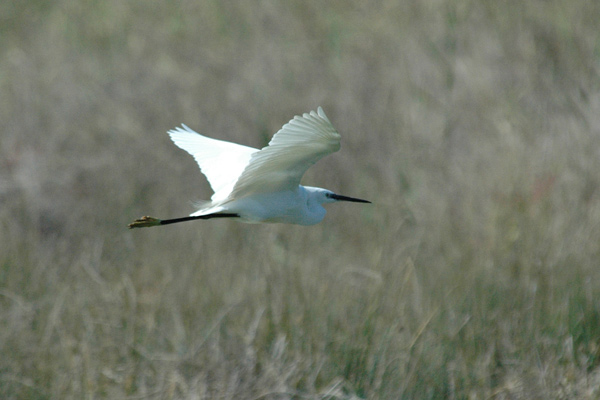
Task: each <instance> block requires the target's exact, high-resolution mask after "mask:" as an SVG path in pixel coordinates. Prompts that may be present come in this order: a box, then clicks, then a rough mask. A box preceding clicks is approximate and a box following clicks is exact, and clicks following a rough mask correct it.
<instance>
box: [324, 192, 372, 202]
mask: <svg viewBox="0 0 600 400" xmlns="http://www.w3.org/2000/svg"><path fill="white" fill-rule="evenodd" d="M329 197H331V198H332V199H335V200H338V201H351V202H353V203H371V202H370V201H369V200H362V199H356V198H354V197H348V196H342V195H341V194H335V193H333V194H330V195H329Z"/></svg>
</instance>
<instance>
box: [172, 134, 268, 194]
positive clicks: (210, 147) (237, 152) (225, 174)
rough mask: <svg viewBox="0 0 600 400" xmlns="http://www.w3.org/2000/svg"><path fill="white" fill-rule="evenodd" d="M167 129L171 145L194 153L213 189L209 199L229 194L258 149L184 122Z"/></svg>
mask: <svg viewBox="0 0 600 400" xmlns="http://www.w3.org/2000/svg"><path fill="white" fill-rule="evenodd" d="M182 126H183V128H175V129H172V130H170V131H169V132H168V133H169V136H170V137H171V140H172V141H173V143H175V145H176V146H177V147H179V148H181V149H183V150H185V151H187V152H188V153H190V154H191V155H192V156H194V159H196V162H197V163H198V165H199V166H200V171H202V173H203V174H204V175H205V176H206V179H208V182H209V183H210V187H211V188H212V190H213V191H214V192H215V194H213V196H212V200H213V201H218V200H223V199H225V198H227V197H228V196H229V194H230V193H231V191H232V190H233V187H234V185H235V184H236V182H237V180H238V178H239V177H240V175H241V174H242V172H243V171H244V168H246V166H247V165H248V163H249V162H250V159H251V156H252V154H254V153H256V152H258V151H259V150H258V149H254V148H252V147H247V146H242V145H239V144H235V143H231V142H225V141H223V140H217V139H211V138H208V137H206V136H202V135H200V134H199V133H197V132H194V131H193V130H191V129H190V128H188V127H187V126H186V125H183V124H182Z"/></svg>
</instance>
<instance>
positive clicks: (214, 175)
mask: <svg viewBox="0 0 600 400" xmlns="http://www.w3.org/2000/svg"><path fill="white" fill-rule="evenodd" d="M169 136H170V137H171V139H172V140H173V142H174V143H175V145H176V146H178V147H180V148H181V149H183V150H185V151H187V152H188V153H190V154H191V155H192V156H193V157H194V158H195V159H196V162H197V163H198V165H199V166H200V170H201V171H202V173H203V174H204V175H205V176H206V178H207V179H208V181H209V183H210V185H211V187H212V189H213V190H214V192H215V193H214V194H213V196H212V197H211V201H210V202H206V203H204V204H202V206H201V208H200V209H199V210H198V211H196V212H194V213H193V214H191V215H190V217H184V218H177V219H172V220H159V219H156V218H152V217H143V218H141V219H138V220H136V221H134V222H132V223H131V224H129V227H130V228H142V227H148V226H156V225H167V224H170V223H175V222H182V221H189V220H193V219H210V218H224V217H227V218H237V219H238V220H240V221H242V222H248V223H261V222H280V223H289V224H298V225H313V224H316V223H319V222H320V221H321V220H322V219H323V217H324V216H325V208H323V206H322V204H324V203H333V202H335V201H352V202H360V203H370V202H369V201H367V200H361V199H355V198H352V197H346V196H341V195H337V194H335V193H333V192H331V191H329V190H326V189H321V188H315V187H310V186H302V185H300V179H301V178H302V175H304V173H305V172H306V170H307V169H308V168H309V167H310V166H311V165H313V164H314V163H315V162H317V161H318V160H319V159H321V158H322V157H324V156H326V155H327V154H330V153H333V152H335V151H337V150H339V148H340V135H339V133H337V132H336V130H335V128H334V127H333V126H332V125H331V122H330V121H329V119H328V118H327V116H326V115H325V113H324V112H323V110H322V109H321V107H319V108H318V112H314V111H311V112H310V113H306V114H304V115H302V116H296V117H294V119H292V120H291V121H290V122H288V123H287V124H285V125H284V126H283V127H282V128H281V129H280V130H279V132H277V133H276V134H275V135H274V136H273V139H271V141H270V142H269V145H268V146H267V147H264V148H263V149H260V150H259V149H254V148H252V147H247V146H242V145H239V144H235V143H230V142H225V141H222V140H217V139H211V138H208V137H205V136H202V135H200V134H199V133H197V132H194V131H193V130H191V129H190V128H188V127H187V126H185V125H183V128H177V129H175V130H171V131H169Z"/></svg>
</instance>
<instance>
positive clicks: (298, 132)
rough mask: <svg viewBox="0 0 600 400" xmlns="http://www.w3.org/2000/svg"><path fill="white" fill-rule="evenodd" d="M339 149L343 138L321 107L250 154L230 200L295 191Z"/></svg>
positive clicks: (281, 130) (300, 117)
mask: <svg viewBox="0 0 600 400" xmlns="http://www.w3.org/2000/svg"><path fill="white" fill-rule="evenodd" d="M339 149H340V134H339V133H337V131H336V130H335V128H334V127H333V125H332V124H331V122H330V121H329V119H328V118H327V116H326V115H325V113H324V112H323V109H322V108H321V107H319V108H318V109H317V112H315V111H311V112H310V113H305V114H303V115H302V116H295V117H294V118H293V119H292V120H291V121H290V122H288V123H287V124H285V125H284V126H283V127H282V128H281V129H280V130H279V131H278V132H277V133H276V134H275V135H274V136H273V138H272V139H271V141H270V142H269V144H268V145H267V146H266V147H264V148H262V149H261V150H259V151H257V152H255V153H252V154H251V157H250V161H249V163H248V165H247V166H246V168H245V169H244V171H243V172H242V173H241V175H240V177H239V179H238V181H237V183H236V184H235V186H234V187H233V191H232V192H231V194H230V195H229V199H236V198H240V197H244V196H247V195H249V194H254V193H269V192H278V191H283V190H290V189H294V188H296V187H297V186H298V185H299V184H300V180H301V179H302V176H303V175H304V173H305V172H306V170H307V169H308V168H309V167H310V166H312V165H313V164H314V163H316V162H317V161H319V160H320V159H321V158H323V157H325V156H326V155H328V154H331V153H334V152H336V151H338V150H339Z"/></svg>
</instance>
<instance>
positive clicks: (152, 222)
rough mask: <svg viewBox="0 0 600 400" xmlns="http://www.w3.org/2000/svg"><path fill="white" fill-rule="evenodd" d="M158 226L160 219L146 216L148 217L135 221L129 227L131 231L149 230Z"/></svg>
mask: <svg viewBox="0 0 600 400" xmlns="http://www.w3.org/2000/svg"><path fill="white" fill-rule="evenodd" d="M157 225H160V219H158V218H154V217H148V216H146V217H142V218H140V219H136V220H135V221H133V222H132V223H130V224H129V225H127V226H128V227H129V229H133V228H147V227H149V226H157Z"/></svg>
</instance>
